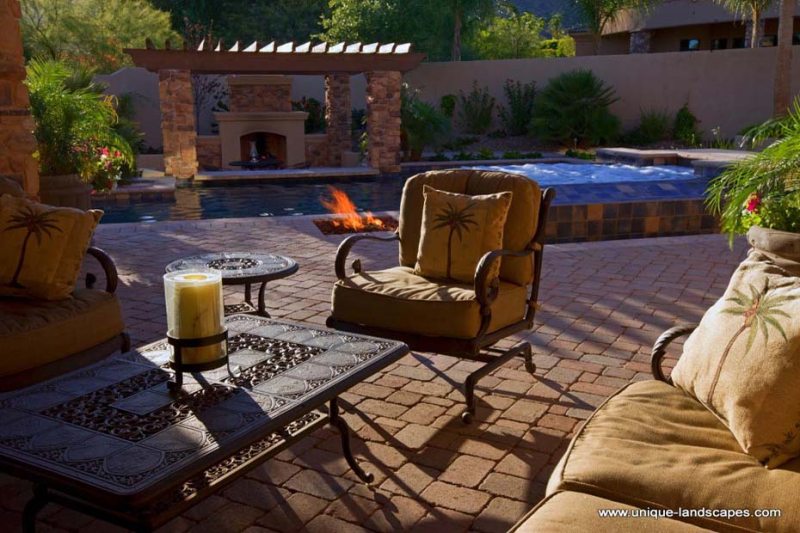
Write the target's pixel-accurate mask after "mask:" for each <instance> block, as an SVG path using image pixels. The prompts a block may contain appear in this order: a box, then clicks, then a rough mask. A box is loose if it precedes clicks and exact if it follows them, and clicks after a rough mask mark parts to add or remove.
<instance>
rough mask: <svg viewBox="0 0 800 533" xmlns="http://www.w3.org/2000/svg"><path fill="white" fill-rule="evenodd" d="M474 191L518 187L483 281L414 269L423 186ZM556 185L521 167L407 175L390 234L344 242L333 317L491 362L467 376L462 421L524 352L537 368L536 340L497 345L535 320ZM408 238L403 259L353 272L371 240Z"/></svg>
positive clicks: (402, 242)
mask: <svg viewBox="0 0 800 533" xmlns="http://www.w3.org/2000/svg"><path fill="white" fill-rule="evenodd" d="M424 185H429V186H430V187H433V188H435V189H438V190H441V191H447V192H452V193H460V194H467V195H482V194H494V193H498V192H504V191H510V192H511V193H512V195H513V196H512V200H511V205H510V208H509V211H508V217H507V219H506V223H505V226H504V234H503V249H501V250H494V251H491V252H488V253H486V254H485V255H484V256H483V257H482V258H481V260H480V262H479V263H478V265H477V268H476V270H475V275H474V282H473V283H472V284H465V283H459V282H454V281H452V280H441V279H430V278H425V277H422V276H419V275H417V274H415V271H414V265H415V262H416V260H417V250H418V247H419V242H420V235H421V225H422V214H423V205H424V197H423V186H424ZM554 197H555V191H554V190H553V189H546V190H544V191H541V190H540V188H539V185H538V184H537V183H536V182H534V181H532V180H530V179H528V178H526V177H524V176H519V175H516V174H508V173H503V172H482V171H475V170H445V171H433V172H427V173H424V174H419V175H416V176H414V177H411V178H409V179H408V181H407V182H406V184H405V187H404V189H403V197H402V202H401V205H400V221H399V222H400V225H399V228H398V231H397V232H396V233H395V234H394V235H392V236H391V237H377V236H373V235H368V234H358V235H353V236H351V237H348V238H347V239H345V240H344V241H343V242H342V243H341V244H340V245H339V249H338V252H337V255H336V265H335V267H336V277H337V278H338V280H337V281H336V283H335V285H334V287H333V295H332V302H331V304H332V305H331V314H330V316H329V317H328V320H327V324H328V326H329V327H333V328H336V329H339V330H343V331H351V332H354V333H367V334H372V335H376V336H379V337H386V338H391V339H396V340H401V341H404V342H405V343H407V344H408V345H409V347H410V348H411V349H412V350H418V351H424V352H435V353H440V354H444V355H450V356H455V357H460V358H465V359H470V360H475V361H480V362H483V363H485V364H484V365H483V366H481V367H480V368H478V369H477V370H475V371H474V372H472V373H471V374H470V375H469V376H468V377H467V378H466V381H465V383H464V388H463V390H464V397H465V400H466V409H465V410H464V412H463V413H462V420H463V421H464V422H465V423H470V422H471V421H472V420H473V417H474V415H475V403H476V402H475V385H476V383H477V382H478V380H480V379H481V378H483V377H484V376H486V375H487V374H489V373H490V372H492V371H493V370H495V369H496V368H498V367H500V366H501V365H503V364H505V363H506V362H508V361H509V360H511V359H512V358H514V357H516V356H521V357H522V358H523V359H524V361H525V366H526V369H527V370H528V371H529V372H531V373H533V372H535V370H536V368H535V366H534V364H533V360H532V357H533V352H532V348H531V345H530V343H528V342H520V343H517V344H515V345H514V346H513V347H511V348H509V349H505V350H504V349H499V348H497V347H495V344H497V343H498V342H499V341H501V340H502V339H505V338H507V337H509V336H511V335H514V334H516V333H519V332H521V331H525V330H529V329H531V327H532V326H533V319H534V314H535V312H536V307H537V299H538V294H539V280H540V278H541V270H542V253H543V249H544V236H545V222H546V219H547V211H548V209H549V207H550V203H551V202H552V200H553V198H554ZM367 239H369V240H378V241H399V248H400V265H399V266H397V267H393V268H389V269H385V270H377V271H364V270H363V269H362V266H361V262H360V260H356V261H354V262H353V265H352V267H353V270H354V272H353V274H351V275H348V274H347V273H346V268H345V264H346V262H347V257H348V255H349V253H350V250H351V249H352V248H353V246H354V245H355V244H356V243H357V242H359V241H362V240H367ZM501 259H502V263H501V268H500V274H499V279H498V278H497V277H495V278H494V279H493V280H492V279H489V276H490V272H491V271H492V265H493V264H494V263H495V261H500V260H501Z"/></svg>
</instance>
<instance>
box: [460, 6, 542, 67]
mask: <svg viewBox="0 0 800 533" xmlns="http://www.w3.org/2000/svg"><path fill="white" fill-rule="evenodd" d="M544 29H545V21H544V19H541V18H539V17H537V16H536V15H534V14H533V13H519V12H518V11H517V10H513V11H512V12H510V13H506V14H501V15H498V16H495V17H493V18H492V21H491V23H489V24H488V25H486V26H485V27H483V28H482V29H480V30H478V32H477V34H476V35H475V38H474V46H475V49H476V51H477V52H478V55H479V56H480V57H481V59H520V58H524V57H539V56H541V55H544V53H543V48H542V45H543V42H544V39H543V37H542V32H543V31H544Z"/></svg>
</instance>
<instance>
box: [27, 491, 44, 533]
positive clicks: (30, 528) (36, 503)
mask: <svg viewBox="0 0 800 533" xmlns="http://www.w3.org/2000/svg"><path fill="white" fill-rule="evenodd" d="M47 503H48V499H47V487H46V486H45V485H42V484H41V483H36V484H35V485H34V486H33V498H31V499H30V500H29V501H28V503H26V504H25V509H24V510H23V511H22V531H23V533H34V531H36V515H37V514H39V511H41V510H42V509H43V508H44V506H45V505H47Z"/></svg>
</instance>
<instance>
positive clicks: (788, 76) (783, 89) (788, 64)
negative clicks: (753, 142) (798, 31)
mask: <svg viewBox="0 0 800 533" xmlns="http://www.w3.org/2000/svg"><path fill="white" fill-rule="evenodd" d="M796 7H797V1H796V0H781V7H780V22H779V23H778V51H777V58H776V59H775V86H774V96H773V113H774V115H775V116H782V115H785V114H786V112H787V110H788V109H789V106H790V105H791V101H792V39H793V37H794V36H793V34H794V12H795V8H796Z"/></svg>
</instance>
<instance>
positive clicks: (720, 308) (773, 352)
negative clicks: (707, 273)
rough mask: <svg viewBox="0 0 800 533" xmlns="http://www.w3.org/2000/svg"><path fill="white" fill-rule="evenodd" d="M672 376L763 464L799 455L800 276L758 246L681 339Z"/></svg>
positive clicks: (769, 465)
mask: <svg viewBox="0 0 800 533" xmlns="http://www.w3.org/2000/svg"><path fill="white" fill-rule="evenodd" d="M672 380H673V382H674V383H675V385H677V386H678V387H680V388H681V389H683V390H684V391H686V392H688V393H689V394H691V395H693V396H694V397H695V398H697V399H698V400H700V402H702V403H703V404H704V405H705V406H706V407H707V408H708V409H709V410H711V411H712V412H713V413H714V414H716V415H717V417H719V419H720V420H721V421H722V422H723V423H724V424H725V425H726V426H728V428H729V429H730V430H731V433H733V435H734V437H736V440H737V441H738V442H739V444H740V445H741V446H742V449H744V451H745V452H747V453H748V454H750V455H752V456H753V457H755V458H756V459H758V460H759V461H761V462H762V463H764V464H765V465H766V466H767V468H775V467H777V466H780V465H781V464H783V463H785V462H786V461H788V460H790V459H792V458H794V457H797V456H799V455H800V277H796V276H793V275H791V274H790V273H789V272H788V271H787V270H785V269H783V268H781V267H780V266H778V265H776V264H775V263H774V262H773V261H772V260H771V259H770V258H769V257H768V256H766V255H764V253H762V252H761V251H759V250H752V251H751V252H750V254H749V255H748V257H747V259H746V260H745V261H744V262H742V264H741V265H739V268H738V269H737V270H736V272H735V273H734V275H733V278H732V279H731V282H730V284H729V285H728V288H727V290H726V291H725V294H724V295H723V296H722V298H721V299H720V300H719V301H718V302H717V303H716V304H715V305H714V306H713V307H712V308H711V309H709V310H708V312H707V313H706V314H705V316H704V317H703V320H702V321H701V322H700V325H699V327H698V328H697V329H696V330H695V331H694V333H692V335H691V336H690V337H689V339H688V340H687V341H686V344H685V346H684V350H683V355H681V358H680V359H679V360H678V363H677V365H676V366H675V369H674V370H673V371H672Z"/></svg>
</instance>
